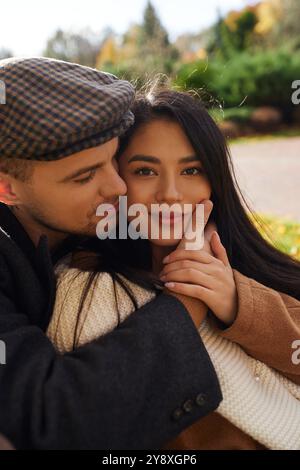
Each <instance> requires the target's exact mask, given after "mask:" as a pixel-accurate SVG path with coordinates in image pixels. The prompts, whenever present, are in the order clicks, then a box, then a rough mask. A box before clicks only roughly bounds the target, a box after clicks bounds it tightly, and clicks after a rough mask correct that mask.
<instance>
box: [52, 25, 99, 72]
mask: <svg viewBox="0 0 300 470" xmlns="http://www.w3.org/2000/svg"><path fill="white" fill-rule="evenodd" d="M101 41H102V38H100V37H99V36H95V35H94V34H93V33H92V32H91V31H89V30H86V31H82V32H80V33H69V32H66V31H62V30H61V29H58V30H57V31H56V32H55V34H54V35H53V37H52V38H50V39H49V40H48V42H47V46H46V49H45V51H44V55H45V56H47V57H52V58H54V59H61V60H65V61H68V62H75V63H78V64H81V65H87V66H90V67H95V63H96V57H97V53H98V51H99V47H100V44H101Z"/></svg>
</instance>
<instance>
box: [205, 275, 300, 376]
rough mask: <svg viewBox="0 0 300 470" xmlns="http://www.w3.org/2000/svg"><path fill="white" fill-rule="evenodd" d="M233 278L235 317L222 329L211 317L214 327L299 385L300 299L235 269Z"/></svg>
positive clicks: (224, 336) (222, 334) (251, 354)
mask: <svg viewBox="0 0 300 470" xmlns="http://www.w3.org/2000/svg"><path fill="white" fill-rule="evenodd" d="M234 278H235V283H236V287H237V293H238V313H237V317H236V319H235V321H234V323H233V324H232V325H231V326H230V327H229V328H225V329H224V328H222V326H221V325H220V323H219V322H217V321H216V320H214V319H212V318H211V320H210V321H211V323H212V325H213V327H214V329H215V330H216V331H217V332H218V333H219V334H220V335H221V336H222V337H223V338H226V339H229V340H230V341H233V342H235V343H237V344H239V345H240V346H241V347H242V348H243V349H244V350H245V351H246V352H247V353H248V354H249V355H250V356H252V357H254V358H256V359H259V360H260V361H262V362H264V363H265V364H267V365H268V366H271V367H273V368H274V369H276V370H278V371H279V372H281V373H282V374H283V375H285V376H286V377H287V378H289V379H290V380H292V381H293V382H295V383H297V384H299V385H300V302H299V301H298V300H297V299H295V298H293V297H290V296H288V295H286V294H283V293H280V292H277V291H275V290H273V289H270V288H268V287H266V286H264V285H262V284H260V283H258V282H256V281H255V280H253V279H250V278H248V277H246V276H244V275H242V274H241V273H239V272H238V271H236V270H234ZM297 349H298V352H297ZM297 358H298V359H297Z"/></svg>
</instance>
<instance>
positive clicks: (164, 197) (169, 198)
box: [156, 181, 182, 204]
mask: <svg viewBox="0 0 300 470" xmlns="http://www.w3.org/2000/svg"><path fill="white" fill-rule="evenodd" d="M156 199H157V201H158V202H160V203H162V202H166V203H168V204H172V203H174V202H178V201H181V200H182V194H181V192H180V191H179V189H178V187H177V186H176V184H175V182H173V181H170V182H163V183H162V184H161V186H160V187H159V188H158V190H157V193H156Z"/></svg>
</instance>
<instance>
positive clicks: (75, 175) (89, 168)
mask: <svg viewBox="0 0 300 470" xmlns="http://www.w3.org/2000/svg"><path fill="white" fill-rule="evenodd" d="M103 165H104V163H97V164H95V165H90V166H86V167H84V168H80V169H79V170H76V171H74V172H73V173H71V174H70V175H67V176H65V177H64V178H63V179H62V180H60V181H59V183H66V182H67V181H70V180H72V179H74V178H78V176H80V175H83V174H84V173H88V172H89V171H92V170H98V169H99V168H101V167H102V166H103Z"/></svg>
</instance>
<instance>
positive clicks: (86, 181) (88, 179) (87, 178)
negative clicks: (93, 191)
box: [74, 170, 96, 184]
mask: <svg viewBox="0 0 300 470" xmlns="http://www.w3.org/2000/svg"><path fill="white" fill-rule="evenodd" d="M95 174H96V170H91V171H90V174H89V176H87V177H86V178H82V179H81V180H74V182H75V183H79V184H85V183H88V182H89V181H91V180H92V179H93V178H94V176H95Z"/></svg>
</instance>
